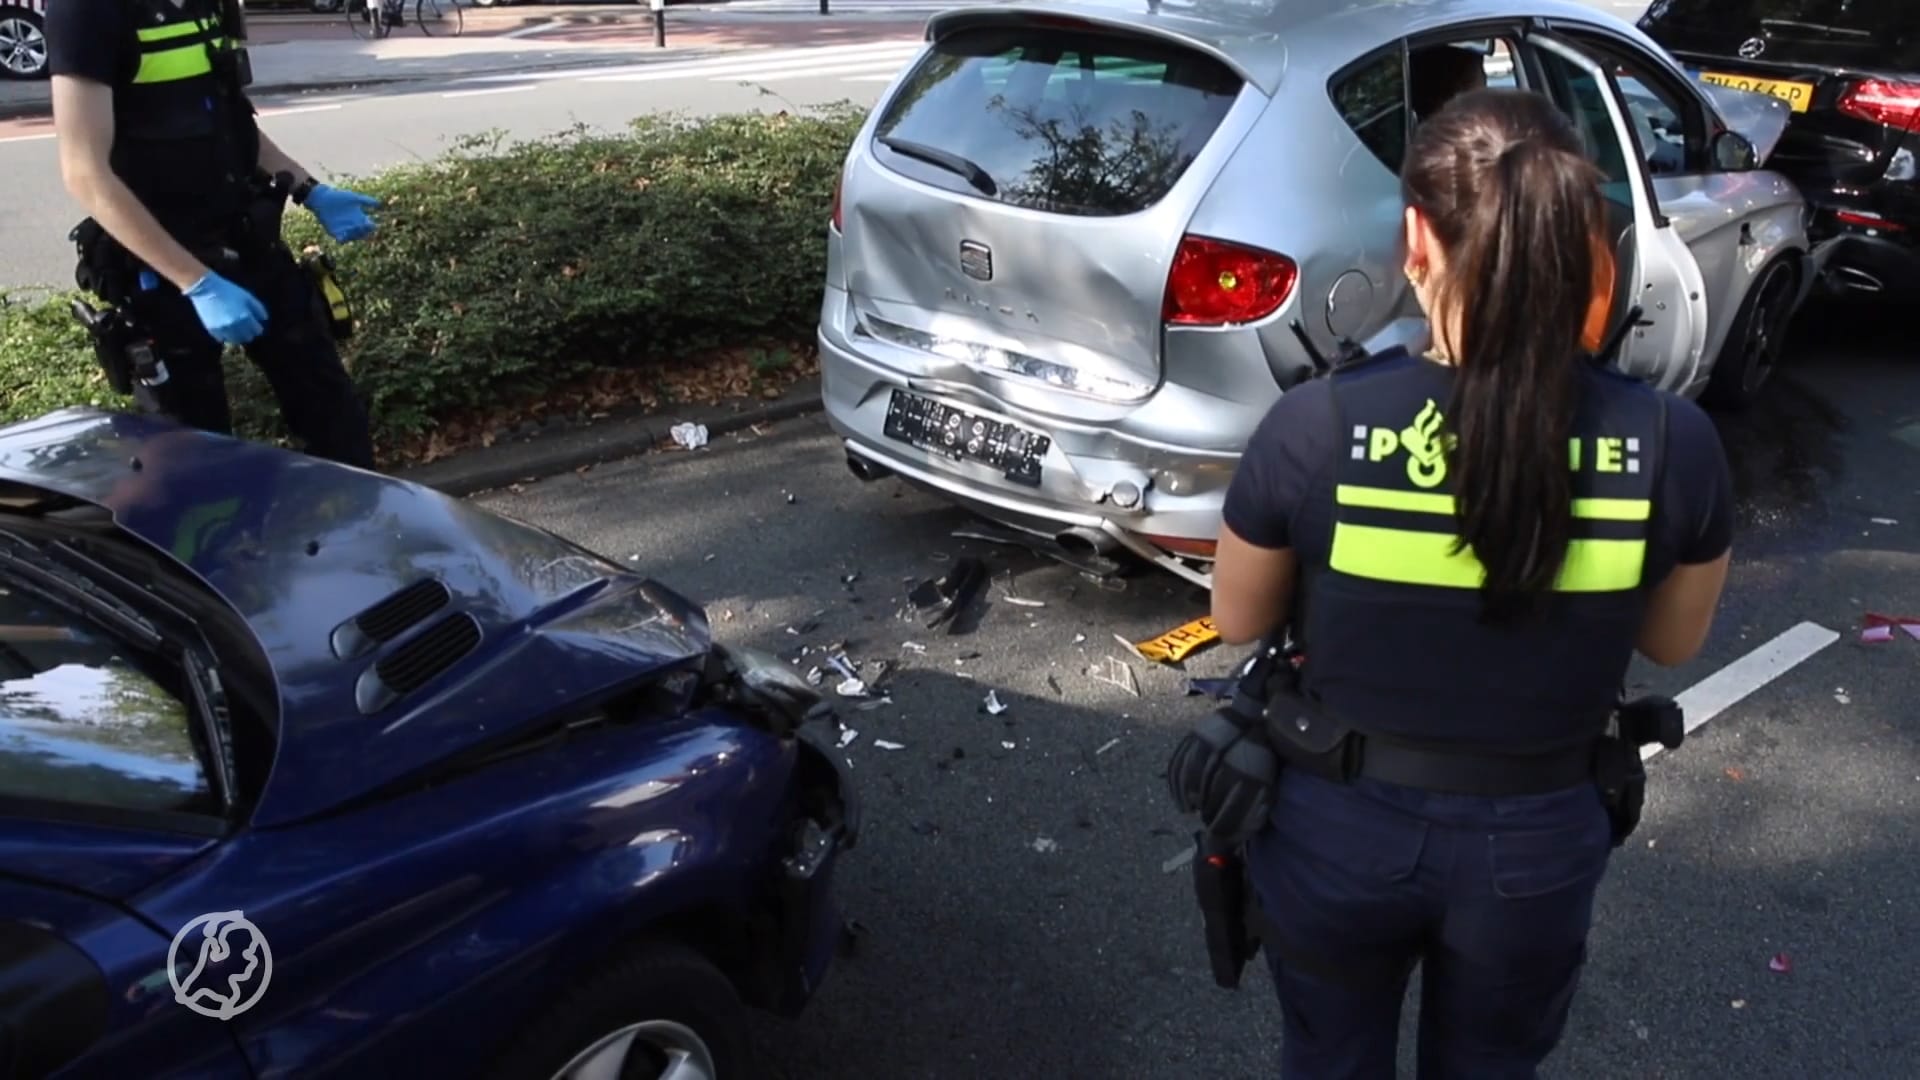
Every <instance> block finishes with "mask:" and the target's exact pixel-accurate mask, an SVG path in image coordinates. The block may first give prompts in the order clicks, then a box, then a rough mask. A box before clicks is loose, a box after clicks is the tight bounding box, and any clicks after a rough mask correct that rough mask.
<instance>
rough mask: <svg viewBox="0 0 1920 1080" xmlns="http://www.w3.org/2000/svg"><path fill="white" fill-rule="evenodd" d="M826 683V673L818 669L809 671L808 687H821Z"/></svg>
mask: <svg viewBox="0 0 1920 1080" xmlns="http://www.w3.org/2000/svg"><path fill="white" fill-rule="evenodd" d="M826 681H827V673H826V672H824V671H821V670H820V669H819V668H817V667H816V668H809V669H807V685H808V686H819V685H820V684H821V683H823V682H826Z"/></svg>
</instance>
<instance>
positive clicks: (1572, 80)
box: [1535, 49, 1634, 211]
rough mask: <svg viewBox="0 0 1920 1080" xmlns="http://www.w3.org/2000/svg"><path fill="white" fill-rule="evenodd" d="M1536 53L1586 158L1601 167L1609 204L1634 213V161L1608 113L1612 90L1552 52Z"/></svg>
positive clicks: (1545, 50) (1603, 189) (1557, 102)
mask: <svg viewBox="0 0 1920 1080" xmlns="http://www.w3.org/2000/svg"><path fill="white" fill-rule="evenodd" d="M1535 51H1536V53H1537V54H1538V56H1539V58H1540V65H1541V70H1542V71H1543V72H1544V73H1545V74H1546V78H1547V90H1548V92H1549V94H1550V95H1551V96H1552V97H1553V99H1554V102H1555V103H1556V104H1558V105H1559V106H1560V108H1561V110H1562V111H1564V112H1565V113H1566V114H1567V115H1568V116H1569V117H1570V118H1571V119H1572V120H1573V126H1574V128H1575V130H1576V131H1578V132H1579V134H1580V140H1581V142H1582V144H1584V145H1585V147H1586V151H1587V157H1588V158H1589V159H1590V160H1591V161H1593V163H1594V164H1596V165H1598V166H1599V167H1600V172H1601V173H1602V175H1603V176H1604V177H1605V180H1604V182H1603V183H1602V184H1601V191H1602V193H1604V194H1605V195H1606V197H1607V199H1608V200H1609V201H1611V202H1613V203H1614V204H1616V205H1618V206H1622V207H1625V208H1626V209H1627V210H1629V211H1631V210H1632V209H1633V188H1632V186H1631V184H1630V182H1629V180H1628V174H1627V169H1628V168H1629V167H1630V165H1629V163H1630V162H1631V161H1633V160H1634V159H1633V158H1632V157H1630V156H1629V150H1628V148H1627V147H1625V146H1623V145H1621V141H1620V131H1619V129H1618V128H1616V127H1615V126H1614V124H1613V117H1612V115H1611V114H1610V113H1608V111H1607V100H1606V99H1607V94H1609V93H1610V92H1612V88H1611V87H1609V86H1607V85H1606V84H1605V83H1603V82H1601V81H1600V80H1599V79H1597V78H1595V77H1594V76H1593V75H1590V74H1588V73H1587V72H1586V71H1584V70H1582V69H1581V68H1578V67H1575V66H1574V65H1573V64H1572V63H1571V62H1569V61H1568V60H1567V59H1566V58H1564V57H1562V56H1561V55H1560V54H1558V53H1556V52H1553V51H1552V50H1549V49H1538V50H1535Z"/></svg>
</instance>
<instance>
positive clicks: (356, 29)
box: [346, 0, 466, 38]
mask: <svg viewBox="0 0 1920 1080" xmlns="http://www.w3.org/2000/svg"><path fill="white" fill-rule="evenodd" d="M406 6H407V4H406V0H346V9H347V25H348V26H350V27H352V28H353V36H354V37H358V38H383V37H386V36H387V35H389V34H391V33H393V28H394V27H396V26H405V25H406V24H407V18H406ZM413 25H415V26H417V27H419V28H420V32H421V33H423V34H425V35H427V36H428V37H459V36H460V31H461V30H463V29H465V28H466V17H465V16H464V15H463V14H462V13H461V11H460V0H413Z"/></svg>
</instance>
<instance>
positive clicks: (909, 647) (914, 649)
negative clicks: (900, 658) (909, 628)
mask: <svg viewBox="0 0 1920 1080" xmlns="http://www.w3.org/2000/svg"><path fill="white" fill-rule="evenodd" d="M900 648H901V650H902V651H904V652H910V653H914V654H915V655H919V656H925V655H926V653H927V647H926V646H925V645H922V644H920V643H919V642H917V641H903V642H901V643H900Z"/></svg>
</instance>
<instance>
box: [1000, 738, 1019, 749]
mask: <svg viewBox="0 0 1920 1080" xmlns="http://www.w3.org/2000/svg"><path fill="white" fill-rule="evenodd" d="M1016 746H1017V744H1016V743H1012V742H1008V741H1007V740H1005V739H1002V740H1001V741H1000V749H1002V750H1012V749H1015V747H1016Z"/></svg>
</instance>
